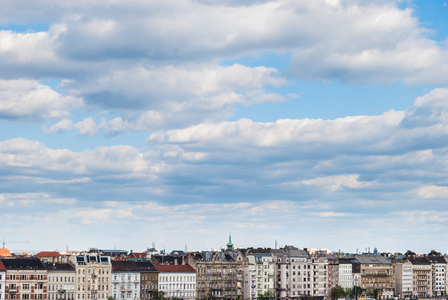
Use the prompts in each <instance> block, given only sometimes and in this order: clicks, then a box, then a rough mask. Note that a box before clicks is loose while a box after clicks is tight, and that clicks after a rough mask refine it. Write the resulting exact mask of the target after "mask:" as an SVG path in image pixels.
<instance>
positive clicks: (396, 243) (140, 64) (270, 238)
mask: <svg viewBox="0 0 448 300" xmlns="http://www.w3.org/2000/svg"><path fill="white" fill-rule="evenodd" d="M0 4H2V7H4V9H2V12H0V126H1V127H0V128H1V132H2V135H1V139H0V167H1V168H0V170H1V173H0V177H1V180H0V219H1V220H2V221H3V225H2V230H1V233H2V234H3V235H4V236H5V238H6V239H7V240H8V239H21V240H28V241H30V244H29V247H30V248H31V249H42V250H43V249H46V250H52V249H63V248H65V247H66V245H68V246H69V248H71V249H87V248H88V247H98V248H112V247H115V248H124V249H133V250H136V251H138V250H144V249H145V248H146V247H147V246H150V245H151V244H152V242H154V243H155V244H156V246H157V247H159V248H166V249H183V248H184V247H185V245H187V246H188V249H190V250H205V249H211V248H219V247H220V246H223V245H224V244H225V243H226V242H227V237H228V234H229V233H230V232H231V233H232V237H233V241H234V243H235V244H236V245H237V246H241V247H248V246H256V247H258V246H260V247H273V246H274V243H275V241H276V240H277V241H278V244H279V245H286V244H293V245H296V246H298V247H308V248H329V249H332V250H339V249H342V250H345V251H355V249H365V248H366V247H371V248H373V247H374V246H377V247H378V249H379V250H380V251H386V250H390V251H399V252H405V251H406V250H408V249H412V250H413V251H417V252H429V251H430V250H431V249H436V250H438V251H441V252H446V251H447V248H448V247H447V246H446V243H445V242H444V241H445V240H446V238H447V237H448V234H447V232H446V228H447V225H448V224H447V223H448V204H447V201H446V199H447V198H448V181H447V178H448V177H447V172H448V163H447V161H448V159H447V158H448V129H447V128H448V49H447V45H448V44H447V42H448V40H447V38H448V30H447V29H448V24H447V20H448V18H447V17H448V2H447V1H412V0H408V1H392V0H381V1H366V0H317V1H305V0H303V1H302V0H279V1H267V0H256V1H249V2H246V3H245V4H244V5H242V4H240V2H239V1H230V0H229V1H222V0H196V1H192V0H190V1H187V0H172V1H168V2H167V1H159V0H155V1H150V2H147V1H139V0H134V1H121V0H118V1H90V2H89V3H80V2H79V1H73V0H64V1H50V0H40V1H27V0H20V1H0ZM14 247H16V246H14V245H11V248H12V249H14ZM17 247H20V246H17Z"/></svg>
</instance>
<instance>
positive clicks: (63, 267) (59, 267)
mask: <svg viewBox="0 0 448 300" xmlns="http://www.w3.org/2000/svg"><path fill="white" fill-rule="evenodd" d="M44 267H45V269H47V271H75V268H73V267H72V266H71V265H70V264H58V263H44Z"/></svg>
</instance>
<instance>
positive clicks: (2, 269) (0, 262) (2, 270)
mask: <svg viewBox="0 0 448 300" xmlns="http://www.w3.org/2000/svg"><path fill="white" fill-rule="evenodd" d="M4 271H6V268H5V266H4V265H3V263H2V261H1V260H0V272H4Z"/></svg>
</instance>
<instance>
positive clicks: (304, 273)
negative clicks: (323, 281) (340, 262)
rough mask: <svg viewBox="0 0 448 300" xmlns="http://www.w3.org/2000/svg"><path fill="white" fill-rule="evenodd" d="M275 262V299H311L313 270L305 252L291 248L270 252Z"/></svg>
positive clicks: (286, 247) (309, 258)
mask: <svg viewBox="0 0 448 300" xmlns="http://www.w3.org/2000/svg"><path fill="white" fill-rule="evenodd" d="M271 253H272V254H273V256H274V261H275V272H274V274H275V284H276V286H275V287H276V291H275V298H276V299H279V300H282V299H285V300H286V299H307V298H309V297H313V292H314V289H313V287H314V281H313V279H314V276H313V275H314V268H313V263H312V260H311V257H310V256H309V254H308V252H307V251H306V250H302V249H298V248H296V247H293V246H285V247H284V248H282V249H275V250H272V251H271Z"/></svg>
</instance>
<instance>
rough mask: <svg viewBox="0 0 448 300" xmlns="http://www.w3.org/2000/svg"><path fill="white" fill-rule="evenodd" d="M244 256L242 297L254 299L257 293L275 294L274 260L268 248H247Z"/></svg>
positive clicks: (264, 294)
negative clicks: (245, 260) (245, 263)
mask: <svg viewBox="0 0 448 300" xmlns="http://www.w3.org/2000/svg"><path fill="white" fill-rule="evenodd" d="M245 256H246V258H247V262H248V264H247V265H245V272H244V276H245V278H247V279H245V281H244V290H245V292H244V299H248V298H249V299H254V298H257V297H258V296H259V295H263V296H266V295H270V296H272V297H273V296H274V295H275V280H274V279H275V273H274V272H275V261H274V257H273V256H272V254H271V249H270V248H258V249H254V248H248V249H247V250H246V253H245Z"/></svg>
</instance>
